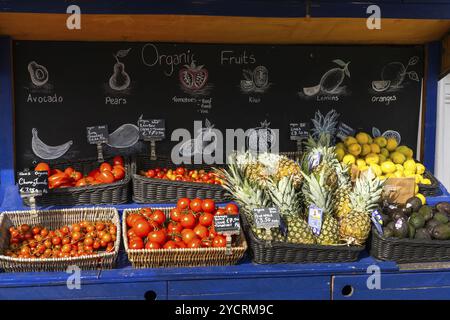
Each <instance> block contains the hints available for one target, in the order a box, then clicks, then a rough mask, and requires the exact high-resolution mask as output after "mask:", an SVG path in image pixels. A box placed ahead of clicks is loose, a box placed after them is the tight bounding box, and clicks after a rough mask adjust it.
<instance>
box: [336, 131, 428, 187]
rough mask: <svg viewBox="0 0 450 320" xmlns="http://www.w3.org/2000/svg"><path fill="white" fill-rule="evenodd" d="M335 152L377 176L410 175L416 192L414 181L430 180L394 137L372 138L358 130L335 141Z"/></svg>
mask: <svg viewBox="0 0 450 320" xmlns="http://www.w3.org/2000/svg"><path fill="white" fill-rule="evenodd" d="M336 155H337V158H338V159H339V161H341V162H343V163H346V164H349V165H353V164H354V165H356V166H357V167H358V169H359V170H360V171H365V170H367V169H369V168H371V169H372V171H373V172H374V173H375V174H376V175H377V176H378V177H379V178H380V179H387V178H391V177H392V178H402V177H414V178H415V180H416V194H417V193H418V192H419V187H418V185H417V184H419V183H420V184H431V181H430V180H429V179H426V178H424V177H423V173H424V172H425V167H424V165H423V164H421V163H418V162H416V161H415V160H414V158H413V156H414V153H413V151H412V149H411V148H409V147H407V146H403V145H400V146H399V145H398V143H397V140H396V139H394V138H387V139H386V138H385V137H382V136H380V137H376V138H373V137H372V136H370V135H369V134H367V133H365V132H359V133H358V134H357V135H356V136H354V137H352V136H348V137H346V138H345V139H344V141H343V142H340V143H338V144H337V145H336Z"/></svg>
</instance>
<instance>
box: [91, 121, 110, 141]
mask: <svg viewBox="0 0 450 320" xmlns="http://www.w3.org/2000/svg"><path fill="white" fill-rule="evenodd" d="M86 134H87V140H88V143H90V144H102V143H107V142H108V139H109V132H108V126H107V125H102V126H93V127H87V128H86Z"/></svg>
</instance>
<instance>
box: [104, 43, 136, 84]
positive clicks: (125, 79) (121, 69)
mask: <svg viewBox="0 0 450 320" xmlns="http://www.w3.org/2000/svg"><path fill="white" fill-rule="evenodd" d="M130 50H131V48H129V49H127V50H119V51H118V52H117V53H116V54H115V55H113V56H114V58H115V59H116V63H115V64H114V73H113V75H112V76H111V78H109V86H110V87H111V89H113V90H117V91H121V90H125V89H127V88H128V87H129V86H130V83H131V79H130V76H129V75H128V73H127V72H126V71H125V64H123V63H122V62H120V60H119V58H124V57H126V56H127V55H128V53H129V52H130Z"/></svg>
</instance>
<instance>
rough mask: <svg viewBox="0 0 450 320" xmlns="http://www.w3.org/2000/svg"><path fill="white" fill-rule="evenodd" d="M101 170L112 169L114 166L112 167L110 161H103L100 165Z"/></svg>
mask: <svg viewBox="0 0 450 320" xmlns="http://www.w3.org/2000/svg"><path fill="white" fill-rule="evenodd" d="M99 169H100V172H103V171H111V170H112V167H111V165H110V164H109V163H108V162H103V163H102V164H101V165H100V168H99Z"/></svg>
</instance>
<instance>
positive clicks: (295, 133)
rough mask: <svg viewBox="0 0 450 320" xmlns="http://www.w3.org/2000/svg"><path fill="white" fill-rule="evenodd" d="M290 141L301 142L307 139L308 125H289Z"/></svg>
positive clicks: (302, 123)
mask: <svg viewBox="0 0 450 320" xmlns="http://www.w3.org/2000/svg"><path fill="white" fill-rule="evenodd" d="M290 127H291V140H303V139H308V137H309V123H307V122H300V123H291V124H290Z"/></svg>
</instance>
